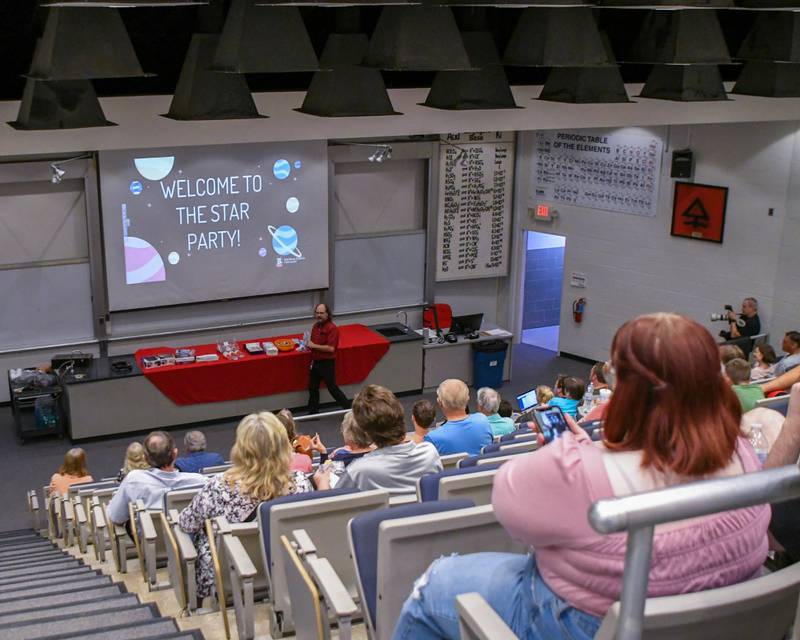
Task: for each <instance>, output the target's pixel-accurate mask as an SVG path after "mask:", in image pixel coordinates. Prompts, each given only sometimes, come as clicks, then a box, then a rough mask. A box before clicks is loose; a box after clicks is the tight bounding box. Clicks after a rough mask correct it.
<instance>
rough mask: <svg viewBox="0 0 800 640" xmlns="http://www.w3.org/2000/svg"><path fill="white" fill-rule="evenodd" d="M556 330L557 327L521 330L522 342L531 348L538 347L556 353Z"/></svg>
mask: <svg viewBox="0 0 800 640" xmlns="http://www.w3.org/2000/svg"><path fill="white" fill-rule="evenodd" d="M558 330H559V326H558V325H557V324H556V325H553V326H552V327H537V328H535V329H523V330H522V342H524V343H525V344H529V345H531V346H532V347H540V348H542V349H547V350H548V351H556V352H557V351H558Z"/></svg>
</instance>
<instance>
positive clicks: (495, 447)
mask: <svg viewBox="0 0 800 640" xmlns="http://www.w3.org/2000/svg"><path fill="white" fill-rule="evenodd" d="M538 437H539V434H537V433H533V432H531V433H529V434H526V435H522V436H518V437H517V438H515V439H514V440H511V441H508V440H506V441H505V442H503V441H502V440H501V441H499V442H493V443H492V444H487V445H486V446H485V447H483V449H481V455H483V454H485V453H494V452H495V451H502V450H504V449H506V448H508V447H512V449H509V451H513V450H514V447H515V445H517V444H522V443H524V442H536V441H537V439H538Z"/></svg>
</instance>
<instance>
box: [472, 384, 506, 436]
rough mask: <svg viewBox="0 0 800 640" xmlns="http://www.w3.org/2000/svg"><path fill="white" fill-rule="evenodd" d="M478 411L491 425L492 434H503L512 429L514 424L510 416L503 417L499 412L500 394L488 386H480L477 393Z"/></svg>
mask: <svg viewBox="0 0 800 640" xmlns="http://www.w3.org/2000/svg"><path fill="white" fill-rule="evenodd" d="M477 396H478V398H477V402H478V411H479V412H480V413H482V414H483V415H485V416H486V419H487V420H488V421H489V425H490V426H491V427H492V435H493V436H504V435H505V434H507V433H511V432H512V431H514V428H515V425H514V421H513V420H512V419H511V418H503V417H502V416H501V415H500V414H499V413H497V411H498V409H500V394H499V393H497V391H495V390H494V389H492V388H490V387H481V388H480V389H478V394H477Z"/></svg>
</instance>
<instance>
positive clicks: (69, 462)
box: [50, 447, 93, 496]
mask: <svg viewBox="0 0 800 640" xmlns="http://www.w3.org/2000/svg"><path fill="white" fill-rule="evenodd" d="M92 480H93V478H92V476H90V475H89V471H88V470H87V469H86V452H85V451H84V450H83V449H81V448H79V447H75V448H74V449H70V450H69V451H67V453H66V454H64V462H63V464H62V465H61V467H60V468H59V469H58V471H57V472H56V473H54V474H53V476H52V477H51V478H50V493H51V494H58V495H60V496H63V495H66V494H67V492H68V491H69V488H70V485H73V484H78V483H79V482H91V481H92Z"/></svg>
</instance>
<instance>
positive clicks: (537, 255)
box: [522, 231, 566, 351]
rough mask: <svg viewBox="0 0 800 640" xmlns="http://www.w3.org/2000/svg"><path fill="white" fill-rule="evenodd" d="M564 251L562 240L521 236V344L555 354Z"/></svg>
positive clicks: (536, 234)
mask: <svg viewBox="0 0 800 640" xmlns="http://www.w3.org/2000/svg"><path fill="white" fill-rule="evenodd" d="M565 249H566V238H565V237H564V236H558V235H554V234H552V233H540V232H538V231H527V232H526V233H525V283H524V288H523V298H522V305H523V306H522V342H524V343H525V344H530V345H533V346H534V347H540V348H542V349H547V350H549V351H558V329H559V323H560V320H561V287H562V283H563V281H564V251H565Z"/></svg>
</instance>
